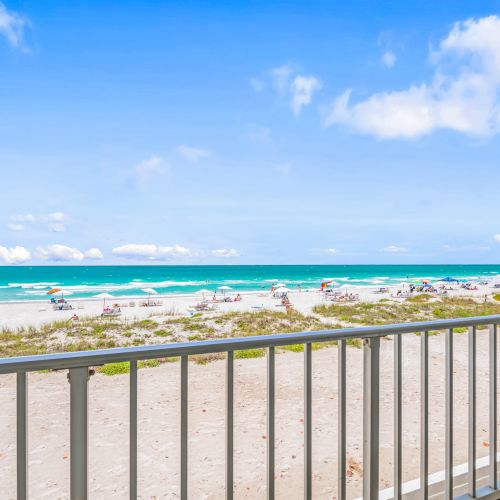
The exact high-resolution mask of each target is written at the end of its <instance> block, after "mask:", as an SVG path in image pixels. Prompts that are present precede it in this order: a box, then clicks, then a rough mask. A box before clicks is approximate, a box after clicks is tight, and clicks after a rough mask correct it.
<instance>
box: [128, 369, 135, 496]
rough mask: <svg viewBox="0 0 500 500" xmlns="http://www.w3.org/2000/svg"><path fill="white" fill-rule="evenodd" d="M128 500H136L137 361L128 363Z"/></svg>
mask: <svg viewBox="0 0 500 500" xmlns="http://www.w3.org/2000/svg"><path fill="white" fill-rule="evenodd" d="M129 405H130V429H129V448H130V452H129V453H130V465H129V467H130V470H129V475H130V477H129V480H130V488H129V489H130V500H135V499H137V361H135V360H132V361H130V403H129Z"/></svg>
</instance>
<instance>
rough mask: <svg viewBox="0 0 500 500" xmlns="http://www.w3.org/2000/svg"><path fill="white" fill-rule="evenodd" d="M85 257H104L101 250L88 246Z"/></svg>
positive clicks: (93, 258) (96, 258)
mask: <svg viewBox="0 0 500 500" xmlns="http://www.w3.org/2000/svg"><path fill="white" fill-rule="evenodd" d="M84 255H85V257H86V258H87V259H92V260H99V259H102V258H103V257H104V255H103V254H102V252H101V251H100V250H99V249H98V248H89V249H88V250H87V251H86V252H85V253H84Z"/></svg>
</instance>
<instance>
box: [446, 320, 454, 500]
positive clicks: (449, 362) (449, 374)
mask: <svg viewBox="0 0 500 500" xmlns="http://www.w3.org/2000/svg"><path fill="white" fill-rule="evenodd" d="M445 343H446V346H445V353H446V354H445V358H446V360H445V363H446V367H445V405H446V415H445V420H446V423H445V498H446V499H447V500H452V498H453V328H450V329H449V330H447V332H446V338H445Z"/></svg>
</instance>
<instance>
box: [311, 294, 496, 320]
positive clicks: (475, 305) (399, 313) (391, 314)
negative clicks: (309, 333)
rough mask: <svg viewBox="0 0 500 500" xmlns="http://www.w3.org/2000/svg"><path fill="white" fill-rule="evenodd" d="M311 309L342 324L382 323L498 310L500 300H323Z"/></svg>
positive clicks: (471, 314) (463, 316)
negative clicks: (376, 301)
mask: <svg viewBox="0 0 500 500" xmlns="http://www.w3.org/2000/svg"><path fill="white" fill-rule="evenodd" d="M313 310H314V312H315V313H316V314H319V315H321V316H324V317H325V318H332V319H334V320H337V321H342V322H343V323H344V324H349V325H384V324H389V323H407V322H412V321H430V320H436V319H451V318H465V317H469V316H470V317H472V316H488V315H491V314H500V304H496V303H493V302H477V301H476V300H474V299H470V298H460V297H456V298H443V299H440V300H438V301H435V300H433V301H430V300H427V299H424V300H420V301H415V300H414V298H413V297H412V298H411V299H407V300H406V301H405V302H398V303H395V302H393V303H387V302H384V303H380V302H378V303H366V302H360V303H357V304H346V305H344V304H329V305H323V304H322V305H318V306H315V307H314V309H313Z"/></svg>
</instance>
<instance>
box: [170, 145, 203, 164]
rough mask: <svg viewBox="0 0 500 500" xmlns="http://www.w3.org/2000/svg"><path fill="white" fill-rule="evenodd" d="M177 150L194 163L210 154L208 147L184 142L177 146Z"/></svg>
mask: <svg viewBox="0 0 500 500" xmlns="http://www.w3.org/2000/svg"><path fill="white" fill-rule="evenodd" d="M177 152H178V153H179V154H180V155H181V156H182V157H184V158H185V159H186V160H189V161H192V162H193V163H197V162H199V161H200V160H202V159H203V158H207V157H209V156H210V151H207V150H206V149H201V148H194V147H191V146H186V145H184V144H181V145H180V146H178V147H177Z"/></svg>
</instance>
